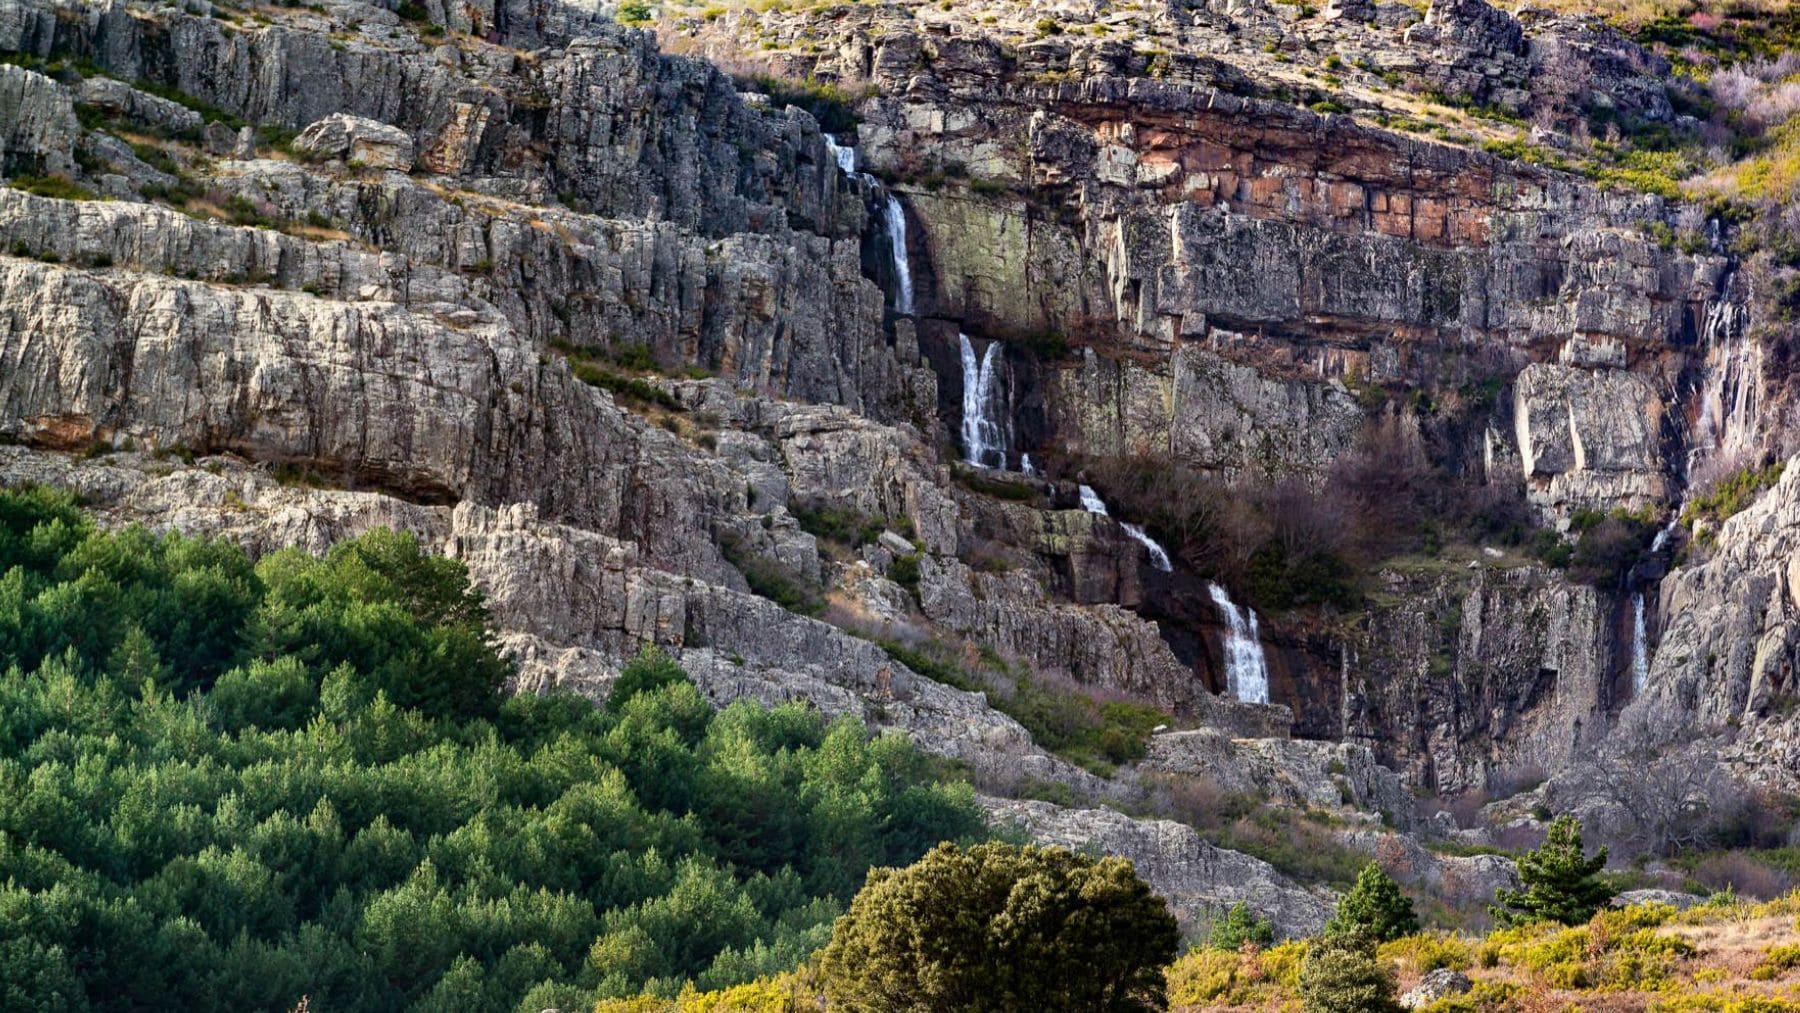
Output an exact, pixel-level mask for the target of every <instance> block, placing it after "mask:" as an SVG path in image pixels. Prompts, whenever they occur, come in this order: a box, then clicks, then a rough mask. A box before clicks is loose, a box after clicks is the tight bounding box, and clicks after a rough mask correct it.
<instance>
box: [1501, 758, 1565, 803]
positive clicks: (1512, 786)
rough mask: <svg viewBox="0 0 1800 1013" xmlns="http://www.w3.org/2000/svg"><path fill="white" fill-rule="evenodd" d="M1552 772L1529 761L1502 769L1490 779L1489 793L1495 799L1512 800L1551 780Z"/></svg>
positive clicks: (1539, 764) (1541, 765)
mask: <svg viewBox="0 0 1800 1013" xmlns="http://www.w3.org/2000/svg"><path fill="white" fill-rule="evenodd" d="M1549 778H1550V772H1549V771H1548V770H1545V769H1544V765H1543V764H1541V763H1536V762H1533V761H1530V760H1527V761H1525V762H1523V763H1517V764H1513V765H1511V766H1508V767H1501V768H1500V769H1499V770H1497V771H1495V772H1494V773H1493V774H1492V775H1490V776H1489V777H1488V793H1489V794H1491V795H1493V796H1494V797H1495V798H1511V797H1513V796H1514V795H1517V794H1519V793H1520V792H1524V791H1530V790H1532V789H1533V788H1536V787H1537V786H1539V785H1541V784H1543V783H1544V782H1545V781H1547V780H1549Z"/></svg>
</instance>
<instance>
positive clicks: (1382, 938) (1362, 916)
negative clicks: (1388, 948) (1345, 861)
mask: <svg viewBox="0 0 1800 1013" xmlns="http://www.w3.org/2000/svg"><path fill="white" fill-rule="evenodd" d="M1353 930H1354V931H1361V932H1364V933H1366V934H1367V935H1368V936H1370V937H1371V938H1373V939H1374V940H1375V941H1376V942H1380V943H1385V942H1388V941H1389V940H1393V939H1399V938H1400V937H1401V936H1410V935H1412V934H1413V933H1414V932H1417V931H1419V917H1418V915H1416V914H1414V913H1413V905H1412V900H1411V899H1410V898H1408V897H1407V896H1406V894H1405V893H1403V892H1401V890H1400V884H1399V883H1396V882H1394V878H1393V877H1392V876H1389V875H1388V874H1387V873H1386V872H1384V871H1382V868H1381V866H1379V865H1377V864H1376V863H1374V862H1370V863H1369V864H1367V865H1365V866H1363V868H1362V872H1360V873H1358V874H1357V876H1356V885H1355V886H1353V887H1351V888H1350V890H1349V892H1347V893H1345V894H1344V896H1343V897H1341V898H1339V900H1338V906H1337V911H1336V912H1335V913H1333V914H1332V916H1331V920H1330V921H1329V922H1326V923H1325V934H1326V935H1332V936H1337V935H1344V934H1346V933H1348V932H1351V931H1353Z"/></svg>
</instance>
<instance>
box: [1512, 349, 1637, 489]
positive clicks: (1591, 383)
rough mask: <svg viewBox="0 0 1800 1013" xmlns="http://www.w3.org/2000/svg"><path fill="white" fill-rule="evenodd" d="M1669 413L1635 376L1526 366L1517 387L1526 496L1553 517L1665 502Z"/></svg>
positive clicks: (1516, 413)
mask: <svg viewBox="0 0 1800 1013" xmlns="http://www.w3.org/2000/svg"><path fill="white" fill-rule="evenodd" d="M1663 410H1664V409H1663V400H1662V398H1661V397H1660V396H1659V395H1658V393H1657V392H1656V391H1655V390H1653V389H1652V388H1651V386H1650V384H1649V383H1648V382H1646V381H1645V380H1644V378H1643V377H1641V376H1639V375H1637V374H1636V373H1631V372H1628V371H1626V370H1623V369H1578V368H1575V367H1571V366H1562V365H1552V364H1548V363H1534V364H1532V365H1530V366H1527V367H1525V369H1524V370H1523V371H1522V372H1520V374H1519V378H1518V380H1517V381H1516V382H1515V384H1514V387H1513V421H1514V426H1515V438H1516V439H1517V441H1518V442H1517V445H1518V448H1519V457H1520V467H1521V470H1522V471H1523V472H1524V474H1525V482H1526V491H1527V492H1526V494H1527V496H1529V497H1530V499H1531V501H1532V502H1533V503H1534V504H1536V505H1537V506H1538V507H1539V508H1540V509H1541V510H1543V512H1544V513H1545V514H1546V515H1547V516H1548V517H1549V518H1551V519H1552V520H1554V519H1556V518H1559V517H1561V518H1566V517H1568V516H1569V515H1570V514H1571V513H1573V512H1574V511H1575V510H1591V511H1599V512H1601V513H1608V512H1611V511H1613V510H1623V511H1626V512H1632V511H1640V510H1644V509H1645V508H1654V507H1656V506H1657V505H1659V504H1661V503H1663V502H1665V501H1666V500H1667V499H1668V498H1669V486H1668V482H1667V480H1666V479H1665V477H1664V472H1663V469H1664V464H1663V455H1662V453H1661V426H1662V418H1661V416H1662V414H1663Z"/></svg>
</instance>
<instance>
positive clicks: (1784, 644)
mask: <svg viewBox="0 0 1800 1013" xmlns="http://www.w3.org/2000/svg"><path fill="white" fill-rule="evenodd" d="M1715 537H1716V542H1715V543H1714V548H1713V549H1712V551H1711V552H1710V554H1709V556H1708V558H1706V559H1705V561H1703V562H1700V563H1698V564H1697V565H1689V566H1683V567H1679V568H1677V569H1676V570H1674V571H1673V572H1672V573H1670V574H1669V576H1668V577H1667V578H1666V579H1665V580H1664V581H1663V583H1662V587H1661V602H1660V605H1659V607H1658V610H1657V611H1658V613H1659V614H1660V615H1661V616H1662V617H1663V620H1662V624H1661V633H1660V637H1659V639H1658V642H1657V644H1656V650H1655V654H1654V655H1653V657H1652V660H1651V664H1650V674H1649V680H1648V682H1647V686H1646V690H1645V692H1644V694H1643V695H1642V696H1641V697H1640V698H1638V699H1635V700H1633V701H1631V703H1630V704H1629V705H1628V706H1627V707H1626V708H1625V711H1624V713H1623V714H1621V716H1620V724H1621V728H1622V729H1624V730H1626V731H1628V732H1629V736H1628V737H1627V736H1623V735H1622V736H1621V738H1629V740H1630V741H1626V742H1622V743H1621V745H1622V746H1630V745H1639V744H1641V745H1650V746H1659V745H1673V744H1679V743H1682V742H1685V741H1687V740H1689V739H1692V738H1695V737H1697V736H1704V737H1718V736H1723V737H1724V738H1725V739H1726V740H1727V741H1728V742H1730V743H1731V744H1730V746H1729V747H1728V749H1727V751H1726V757H1727V759H1728V760H1729V761H1730V762H1731V763H1732V764H1734V765H1735V766H1736V767H1737V768H1738V769H1739V770H1740V772H1742V773H1744V774H1746V775H1747V776H1748V777H1749V778H1750V779H1752V780H1755V781H1759V782H1762V783H1765V784H1768V785H1770V786H1772V787H1777V788H1780V789H1782V790H1792V789H1793V788H1795V787H1796V783H1797V782H1796V779H1795V774H1794V772H1795V771H1796V769H1800V768H1797V767H1796V766H1795V761H1796V759H1797V758H1800V722H1796V720H1795V719H1794V716H1793V709H1792V708H1791V707H1789V706H1786V704H1785V701H1788V700H1791V699H1792V698H1793V695H1794V694H1795V692H1796V691H1797V690H1800V686H1797V685H1796V682H1795V675H1796V672H1797V671H1800V667H1797V665H1800V638H1796V635H1795V631H1796V629H1800V590H1797V589H1800V581H1797V580H1796V578H1800V571H1797V570H1796V565H1795V561H1796V560H1797V559H1800V470H1797V469H1796V468H1795V467H1794V466H1793V464H1792V463H1791V462H1790V463H1789V465H1788V467H1787V468H1786V469H1785V470H1784V472H1783V473H1782V476H1781V479H1780V481H1779V482H1777V483H1776V484H1775V486H1774V488H1773V489H1771V490H1769V491H1768V492H1767V493H1765V494H1763V496H1762V497H1761V498H1759V499H1758V500H1757V501H1756V503H1755V504H1754V505H1752V506H1750V507H1749V508H1748V509H1746V510H1744V511H1743V512H1742V513H1740V514H1738V515H1737V516H1735V517H1732V518H1730V519H1729V520H1727V521H1725V522H1724V523H1723V524H1722V525H1720V526H1719V528H1718V530H1717V532H1716V535H1715Z"/></svg>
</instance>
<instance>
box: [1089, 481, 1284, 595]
mask: <svg viewBox="0 0 1800 1013" xmlns="http://www.w3.org/2000/svg"><path fill="white" fill-rule="evenodd" d="M1080 492H1081V508H1082V509H1083V510H1086V511H1087V512H1088V513H1091V514H1099V515H1100V516H1102V517H1111V516H1112V514H1109V513H1107V512H1106V501H1105V500H1102V499H1101V498H1100V494H1099V493H1097V492H1095V491H1094V490H1093V488H1092V487H1090V486H1085V485H1084V486H1081V487H1080ZM1119 527H1122V528H1124V529H1125V533H1126V534H1128V535H1130V536H1131V537H1132V538H1133V539H1135V540H1136V541H1137V543H1138V544H1139V545H1142V546H1143V547H1144V548H1145V549H1147V550H1149V552H1150V561H1151V562H1152V563H1155V564H1156V568H1157V569H1158V570H1161V571H1162V572H1164V573H1169V572H1171V571H1173V570H1174V569H1175V567H1174V566H1172V565H1171V564H1170V563H1169V554H1168V553H1167V552H1164V551H1163V547H1162V546H1161V545H1158V544H1157V543H1156V539H1154V538H1151V537H1150V534H1149V532H1147V531H1145V530H1144V529H1143V527H1142V526H1141V525H1137V524H1132V523H1130V522H1128V521H1119ZM1252 621H1253V622H1254V620H1252Z"/></svg>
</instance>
